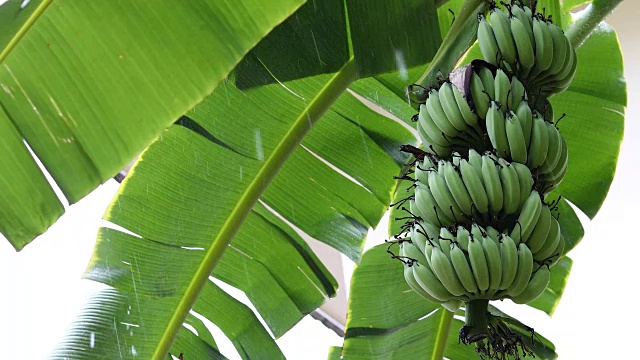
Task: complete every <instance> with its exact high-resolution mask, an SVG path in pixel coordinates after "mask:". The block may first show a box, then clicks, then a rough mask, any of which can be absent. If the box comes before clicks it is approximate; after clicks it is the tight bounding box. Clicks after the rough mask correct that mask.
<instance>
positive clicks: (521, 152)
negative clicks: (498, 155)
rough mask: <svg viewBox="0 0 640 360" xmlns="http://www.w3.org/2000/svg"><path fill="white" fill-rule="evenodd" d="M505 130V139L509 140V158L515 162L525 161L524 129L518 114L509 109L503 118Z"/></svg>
mask: <svg viewBox="0 0 640 360" xmlns="http://www.w3.org/2000/svg"><path fill="white" fill-rule="evenodd" d="M505 122H506V124H505V130H506V132H507V140H508V142H509V151H510V152H511V159H512V160H513V161H515V162H518V163H521V164H526V163H527V143H526V141H525V139H524V131H522V124H521V123H520V119H518V116H517V115H516V114H514V113H513V111H509V112H508V113H507V117H506V119H505Z"/></svg>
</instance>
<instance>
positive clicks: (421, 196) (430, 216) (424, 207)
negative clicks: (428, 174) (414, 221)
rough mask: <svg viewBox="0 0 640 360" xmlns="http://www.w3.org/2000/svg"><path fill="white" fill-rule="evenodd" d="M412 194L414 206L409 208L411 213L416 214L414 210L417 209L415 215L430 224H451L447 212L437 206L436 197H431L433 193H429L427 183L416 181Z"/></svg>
mask: <svg viewBox="0 0 640 360" xmlns="http://www.w3.org/2000/svg"><path fill="white" fill-rule="evenodd" d="M414 194H415V195H414V196H415V201H414V203H415V208H414V209H410V210H411V212H412V213H414V214H416V213H415V212H414V210H418V211H417V215H418V216H420V218H422V219H423V220H424V221H427V222H430V223H432V224H439V225H442V226H446V225H451V224H453V220H451V219H449V217H448V216H447V214H445V213H444V211H442V209H440V208H439V206H438V203H437V202H436V199H434V198H433V194H432V193H431V190H430V189H429V186H428V185H423V184H420V183H416V189H415V193H414Z"/></svg>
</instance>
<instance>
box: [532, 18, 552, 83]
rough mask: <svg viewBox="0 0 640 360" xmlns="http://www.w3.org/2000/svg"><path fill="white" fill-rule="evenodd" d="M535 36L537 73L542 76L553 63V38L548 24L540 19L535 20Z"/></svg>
mask: <svg viewBox="0 0 640 360" xmlns="http://www.w3.org/2000/svg"><path fill="white" fill-rule="evenodd" d="M533 36H534V38H535V40H536V46H535V47H536V61H535V64H536V65H535V66H536V72H537V74H540V73H542V72H543V71H545V70H547V69H548V68H549V66H551V63H552V62H553V37H552V35H551V32H550V31H549V28H548V27H547V25H546V23H545V22H544V21H543V20H540V19H538V18H535V19H533ZM537 74H536V75H537Z"/></svg>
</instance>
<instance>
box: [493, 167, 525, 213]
mask: <svg viewBox="0 0 640 360" xmlns="http://www.w3.org/2000/svg"><path fill="white" fill-rule="evenodd" d="M498 162H499V164H500V166H501V167H500V170H499V174H500V184H501V186H502V192H503V196H502V198H503V205H502V211H503V212H504V213H505V214H507V215H508V214H515V213H516V212H517V211H518V208H519V207H520V182H519V181H518V174H517V173H516V170H515V169H514V168H513V166H511V164H509V163H508V162H506V161H505V160H504V159H502V158H500V159H499V160H498Z"/></svg>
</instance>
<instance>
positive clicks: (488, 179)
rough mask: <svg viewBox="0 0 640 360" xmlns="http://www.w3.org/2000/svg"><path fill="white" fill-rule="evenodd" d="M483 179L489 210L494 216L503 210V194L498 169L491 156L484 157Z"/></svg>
mask: <svg viewBox="0 0 640 360" xmlns="http://www.w3.org/2000/svg"><path fill="white" fill-rule="evenodd" d="M482 177H483V178H484V185H485V190H486V192H487V199H489V208H490V209H491V212H492V213H493V214H497V213H499V212H500V210H502V205H503V192H502V185H501V183H500V175H499V173H498V169H497V167H496V164H494V162H493V160H492V159H491V158H490V157H489V156H483V157H482Z"/></svg>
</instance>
